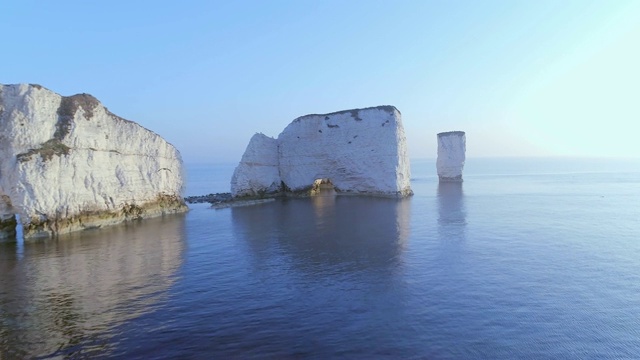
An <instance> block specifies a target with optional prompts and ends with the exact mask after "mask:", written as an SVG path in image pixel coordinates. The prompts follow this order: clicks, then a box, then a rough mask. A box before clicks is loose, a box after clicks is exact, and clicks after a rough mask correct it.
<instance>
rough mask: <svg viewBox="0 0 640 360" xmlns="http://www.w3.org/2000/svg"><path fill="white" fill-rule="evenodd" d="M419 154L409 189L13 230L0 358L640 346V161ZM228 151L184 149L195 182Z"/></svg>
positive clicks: (223, 179)
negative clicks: (103, 224)
mask: <svg viewBox="0 0 640 360" xmlns="http://www.w3.org/2000/svg"><path fill="white" fill-rule="evenodd" d="M412 170H413V182H412V187H413V189H414V192H415V196H413V197H412V198H409V199H403V200H393V199H381V198H366V197H346V196H345V197H340V196H337V197H336V196H333V195H331V194H324V196H320V197H315V198H307V199H290V200H284V201H276V202H272V203H267V204H263V205H258V206H253V207H241V208H233V209H222V210H212V209H209V208H207V206H206V205H196V206H192V210H191V211H190V212H189V213H187V214H185V215H176V216H170V217H165V218H159V219H152V220H148V221H144V222H140V223H134V224H129V225H126V226H118V227H112V228H108V229H103V230H97V231H90V232H83V233H79V234H72V235H69V236H65V237H62V238H60V239H57V240H46V241H30V242H26V243H23V242H18V243H5V244H0V274H2V275H1V276H0V358H2V359H5V358H6V359H11V358H64V357H72V358H75V357H80V358H81V357H89V358H109V357H118V358H127V359H136V358H138V359H146V358H171V359H173V358H207V359H208V358H221V359H222V358H224V359H228V358H238V359H244V358H279V359H280V358H318V359H325V358H362V359H376V358H383V359H384V358H389V359H397V358H409V359H411V358H415V359H513V358H531V359H559V358H562V359H606V358H611V359H620V358H631V359H637V358H640V161H638V160H634V161H631V160H584V159H582V160H577V159H573V160H572V159H559V160H558V159H557V160H551V159H469V160H468V162H467V167H466V170H465V182H464V183H463V184H444V185H439V184H438V182H437V177H436V174H435V165H434V161H414V162H413V163H412ZM232 171H233V165H195V164H194V165H191V166H189V186H188V189H187V194H188V195H199V194H205V193H210V192H220V191H228V181H229V178H230V176H231V172H232Z"/></svg>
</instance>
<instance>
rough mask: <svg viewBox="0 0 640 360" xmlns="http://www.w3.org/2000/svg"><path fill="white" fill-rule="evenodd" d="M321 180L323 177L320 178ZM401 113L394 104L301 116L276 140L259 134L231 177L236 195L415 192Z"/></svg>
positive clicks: (401, 195)
mask: <svg viewBox="0 0 640 360" xmlns="http://www.w3.org/2000/svg"><path fill="white" fill-rule="evenodd" d="M318 180H319V181H318ZM409 181H410V164H409V158H408V155H407V144H406V136H405V133H404V128H403V126H402V119H401V115H400V112H399V111H398V109H396V108H395V107H393V106H378V107H371V108H366V109H354V110H345V111H339V112H334V113H330V114H321V115H315V114H314V115H306V116H302V117H299V118H297V119H295V120H293V122H292V123H291V124H289V125H288V126H287V127H286V128H285V129H284V130H283V131H282V133H280V135H279V136H278V138H277V139H274V138H270V137H268V136H266V135H263V134H255V135H254V136H253V137H252V138H251V141H250V142H249V145H248V146H247V149H246V151H245V153H244V155H243V156H242V160H241V161H240V164H239V165H238V167H237V168H236V169H235V172H234V174H233V177H232V179H231V193H232V195H233V196H234V197H256V196H257V197H262V196H274V195H278V194H291V193H294V194H310V193H311V192H312V191H313V189H314V184H317V183H320V182H323V183H330V184H332V185H333V186H334V188H335V190H336V192H338V193H340V192H342V193H353V194H367V195H382V196H397V197H404V196H409V195H411V194H413V192H412V191H411V186H410V182H409Z"/></svg>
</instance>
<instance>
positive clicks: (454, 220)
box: [438, 182, 467, 240]
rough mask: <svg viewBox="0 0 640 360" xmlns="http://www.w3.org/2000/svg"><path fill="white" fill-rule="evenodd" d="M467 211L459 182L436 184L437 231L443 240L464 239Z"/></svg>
mask: <svg viewBox="0 0 640 360" xmlns="http://www.w3.org/2000/svg"><path fill="white" fill-rule="evenodd" d="M466 224H467V213H466V209H465V205H464V192H463V190H462V183H461V182H441V183H439V184H438V225H439V226H438V233H439V235H440V238H441V239H443V240H464V237H465V229H466Z"/></svg>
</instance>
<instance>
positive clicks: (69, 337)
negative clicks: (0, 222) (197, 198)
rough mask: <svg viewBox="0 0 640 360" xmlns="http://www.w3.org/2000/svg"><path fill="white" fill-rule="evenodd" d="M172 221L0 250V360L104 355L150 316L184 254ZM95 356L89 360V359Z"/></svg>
mask: <svg viewBox="0 0 640 360" xmlns="http://www.w3.org/2000/svg"><path fill="white" fill-rule="evenodd" d="M183 228H184V216H183V215H175V216H168V217H164V218H156V219H149V220H145V221H144V222H141V223H134V224H128V225H123V226H114V227H109V228H105V229H101V230H95V231H86V232H81V233H72V234H69V235H66V236H61V237H60V238H59V239H47V240H41V241H27V242H25V243H24V245H23V246H24V248H23V251H24V253H23V254H19V248H18V245H16V243H13V244H1V246H0V273H2V278H1V279H0V321H1V322H0V339H1V343H0V358H24V357H39V356H45V357H50V356H52V357H57V356H60V357H68V356H71V357H75V356H80V357H86V356H91V354H92V353H93V352H94V351H97V352H96V353H95V354H100V355H104V354H106V353H108V351H109V349H110V348H112V347H113V346H114V344H111V343H110V338H111V337H112V336H113V333H112V332H113V331H114V329H115V327H117V326H118V325H120V324H122V323H123V322H125V321H127V320H130V319H132V318H135V317H138V316H140V315H141V314H144V313H146V312H148V311H151V310H153V306H154V304H156V303H157V302H158V300H159V299H161V298H162V296H163V294H164V293H165V292H166V290H167V289H168V288H169V286H170V285H171V284H172V283H173V281H174V279H173V276H174V274H175V272H176V270H177V269H178V268H179V267H180V266H181V264H182V258H183V252H184V240H183V238H182V237H183V235H182V234H184V229H183ZM95 354H94V355H95Z"/></svg>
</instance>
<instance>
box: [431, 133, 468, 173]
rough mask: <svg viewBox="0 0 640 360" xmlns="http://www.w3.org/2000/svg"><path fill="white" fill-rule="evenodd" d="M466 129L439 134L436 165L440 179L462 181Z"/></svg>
mask: <svg viewBox="0 0 640 360" xmlns="http://www.w3.org/2000/svg"><path fill="white" fill-rule="evenodd" d="M465 152H466V137H465V133H464V131H448V132H442V133H439V134H438V160H437V161H436V167H437V170H438V178H439V179H440V181H443V182H447V181H454V182H455V181H462V170H463V169H464V162H465V159H466V157H465V156H466V155H465Z"/></svg>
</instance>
